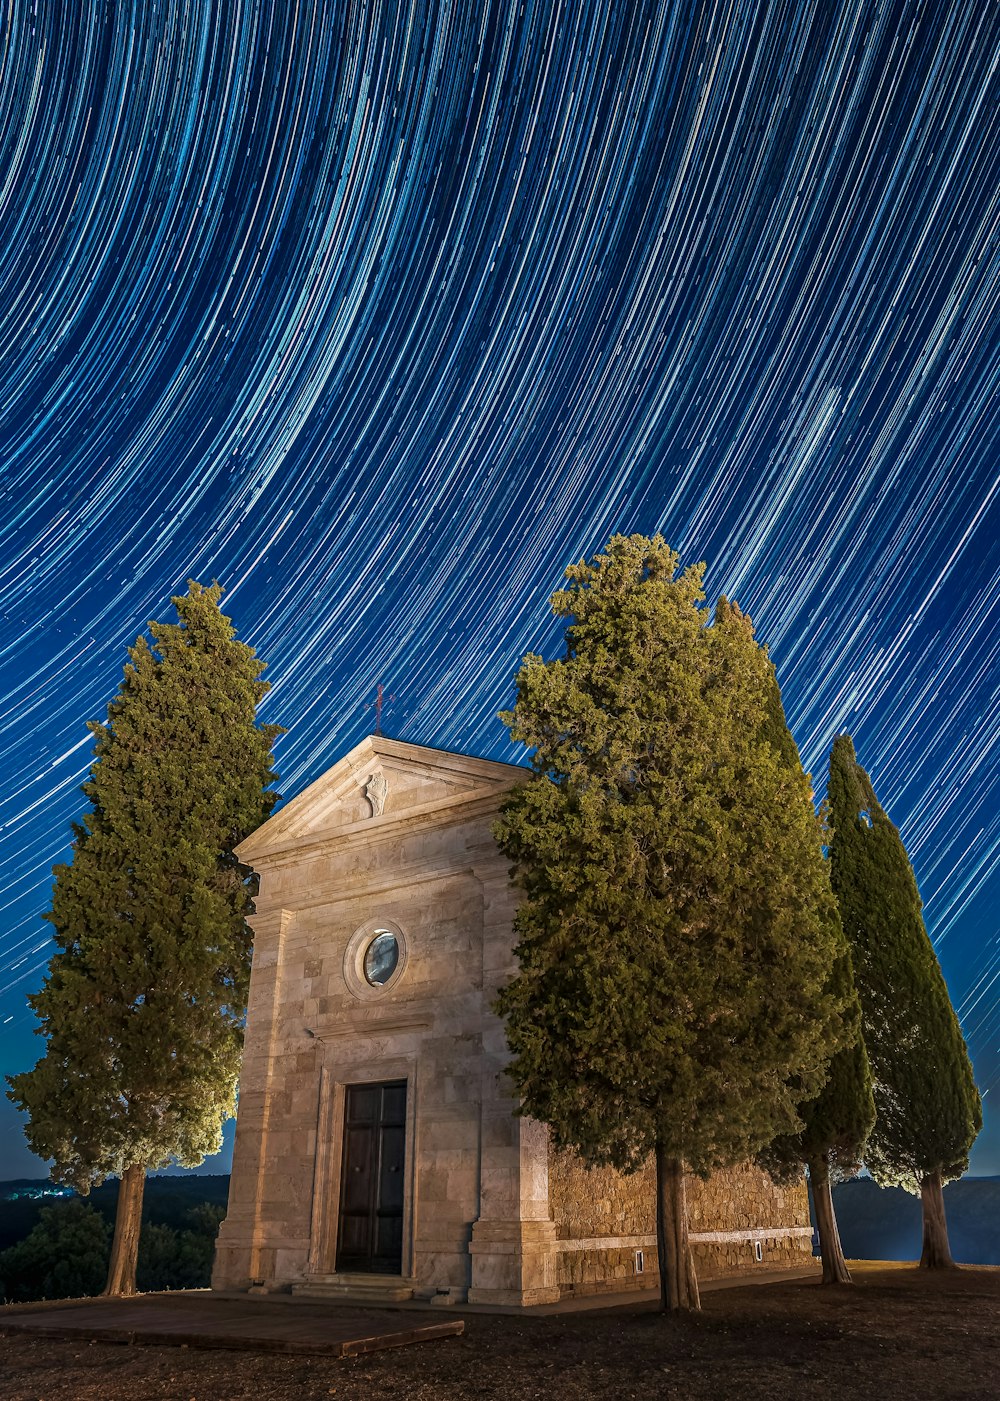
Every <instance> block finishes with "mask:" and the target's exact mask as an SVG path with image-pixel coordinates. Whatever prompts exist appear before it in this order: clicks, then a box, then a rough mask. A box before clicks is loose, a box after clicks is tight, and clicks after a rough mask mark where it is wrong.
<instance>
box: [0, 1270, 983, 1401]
mask: <svg viewBox="0 0 1000 1401" xmlns="http://www.w3.org/2000/svg"><path fill="white" fill-rule="evenodd" d="M855 1278H856V1280H857V1283H856V1285H855V1286H854V1287H852V1288H842V1289H824V1288H823V1287H822V1286H820V1285H818V1284H815V1283H813V1282H812V1281H808V1282H807V1281H795V1282H790V1283H784V1284H772V1285H768V1286H767V1287H757V1288H755V1287H754V1286H752V1285H748V1286H740V1287H738V1288H732V1289H724V1290H720V1291H718V1292H715V1293H706V1295H705V1296H704V1300H703V1303H704V1308H703V1310H702V1312H701V1313H700V1314H696V1315H692V1316H688V1317H682V1318H674V1319H667V1318H663V1317H662V1316H660V1315H658V1314H656V1313H652V1312H648V1311H635V1312H633V1311H630V1310H621V1309H618V1310H613V1311H611V1310H608V1311H603V1310H602V1311H594V1312H586V1313H576V1314H562V1315H556V1316H550V1317H548V1318H520V1317H511V1316H505V1317H496V1316H487V1315H482V1314H466V1315H462V1316H463V1317H464V1318H465V1321H466V1330H465V1334H464V1336H462V1337H460V1338H449V1339H445V1340H442V1341H437V1342H430V1343H422V1344H417V1345H415V1346H411V1347H406V1348H400V1349H397V1350H395V1351H391V1352H381V1353H377V1354H374V1355H372V1356H370V1357H360V1358H347V1359H343V1360H333V1359H329V1358H318V1357H305V1356H280V1355H274V1354H266V1353H264V1354H261V1353H252V1352H235V1353H234V1352H222V1351H215V1350H212V1351H208V1350H206V1351H202V1350H196V1349H190V1350H189V1349H181V1348H166V1347H164V1348H159V1347H127V1346H115V1345H113V1344H107V1343H89V1344H84V1343H81V1342H76V1341H74V1342H63V1341H53V1340H50V1339H42V1338H37V1339H34V1338H30V1337H28V1336H24V1335H20V1336H18V1335H12V1336H10V1337H7V1338H0V1396H3V1397H5V1398H9V1401H146V1398H150V1401H153V1398H156V1401H160V1399H161V1398H163V1399H164V1401H188V1399H189V1398H190V1401H235V1399H236V1398H254V1401H270V1398H274V1401H292V1398H294V1401H314V1399H315V1398H329V1397H331V1396H333V1397H336V1398H337V1401H388V1398H390V1397H391V1398H393V1401H398V1399H400V1398H402V1401H410V1398H413V1399H414V1401H452V1399H453V1398H466V1397H473V1398H475V1401H522V1398H523V1401H531V1399H532V1398H539V1399H540V1401H592V1398H595V1399H596V1401H605V1398H606V1399H607V1401H610V1399H611V1398H615V1401H619V1398H621V1399H622V1401H629V1398H647V1397H656V1398H665V1399H666V1398H675V1397H676V1398H678V1401H682V1399H683V1401H708V1399H709V1398H712V1401H715V1398H725V1401H730V1398H732V1401H758V1398H760V1401H764V1398H766V1401H784V1399H785V1398H788V1401H792V1398H794V1401H802V1398H803V1396H804V1395H806V1394H810V1393H811V1394H814V1395H821V1396H822V1397H823V1399H824V1401H839V1398H855V1397H857V1398H872V1401H937V1398H949V1401H959V1399H961V1401H973V1398H975V1401H1000V1269H974V1268H965V1269H962V1270H958V1271H954V1272H947V1273H944V1274H940V1275H937V1274H927V1273H925V1272H920V1271H918V1270H917V1269H916V1268H914V1267H912V1266H879V1265H864V1266H860V1267H857V1268H856V1270H855ZM459 1312H460V1311H459Z"/></svg>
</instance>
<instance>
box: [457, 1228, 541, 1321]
mask: <svg viewBox="0 0 1000 1401" xmlns="http://www.w3.org/2000/svg"><path fill="white" fill-rule="evenodd" d="M469 1254H470V1255H471V1256H472V1287H471V1289H470V1290H469V1303H470V1304H513V1305H515V1306H518V1307H521V1308H530V1307H531V1306H532V1305H533V1304H555V1303H558V1301H559V1299H560V1297H561V1295H560V1290H559V1284H558V1281H557V1278H556V1260H557V1257H556V1228H555V1223H554V1222H552V1221H477V1222H476V1224H475V1225H474V1226H473V1228H472V1240H471V1241H470V1242H469Z"/></svg>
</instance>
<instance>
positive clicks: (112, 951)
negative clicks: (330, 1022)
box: [9, 582, 281, 1294]
mask: <svg viewBox="0 0 1000 1401" xmlns="http://www.w3.org/2000/svg"><path fill="white" fill-rule="evenodd" d="M221 594H222V590H221V588H220V587H219V586H218V585H213V586H212V587H211V588H203V587H202V586H201V585H199V584H197V583H194V582H191V583H190V584H189V590H188V593H187V594H186V595H185V596H184V597H180V598H175V599H174V600H173V603H174V606H175V608H176V610H177V615H178V622H176V623H169V624H157V623H151V624H150V633H151V637H152V642H151V643H150V641H148V640H147V639H146V638H145V637H139V638H138V639H137V640H136V643H135V645H134V646H133V647H132V648H130V649H129V661H128V663H127V665H126V667H125V677H124V680H123V682H122V685H121V688H120V690H119V692H118V694H117V696H116V697H115V698H114V700H112V701H111V703H110V705H109V706H108V718H107V722H106V723H99V722H92V723H90V725H89V728H90V730H91V731H92V733H93V735H94V739H95V744H94V761H93V763H92V765H91V768H90V776H89V779H88V781H87V782H86V783H85V784H84V785H83V792H84V794H85V795H86V797H87V798H88V799H89V801H90V805H91V806H90V811H89V812H88V813H87V814H86V815H85V817H84V818H83V821H82V822H81V823H79V824H75V825H74V829H73V830H74V837H75V840H74V842H73V849H72V859H71V861H70V862H69V864H67V865H61V866H57V867H56V868H55V884H54V887H53V892H52V908H51V912H50V913H49V915H48V919H49V920H50V921H51V923H52V924H53V925H54V927H55V942H56V946H57V952H56V953H55V955H54V957H53V958H52V960H51V962H50V964H49V969H48V974H47V977H46V980H45V983H44V985H43V987H42V989H41V990H40V991H39V992H38V993H37V994H35V995H34V996H33V997H31V998H29V1003H30V1004H31V1006H32V1008H33V1009H34V1011H35V1013H36V1015H37V1016H38V1018H39V1020H40V1023H41V1024H40V1026H39V1028H38V1031H39V1033H40V1034H41V1035H43V1036H44V1037H45V1038H46V1040H47V1049H46V1052H45V1055H44V1056H43V1057H42V1059H41V1060H40V1061H39V1062H38V1064H37V1065H36V1066H35V1067H34V1069H33V1070H30V1071H27V1072H25V1073H24V1074H22V1075H14V1076H11V1077H9V1082H10V1085H11V1090H10V1092H9V1097H10V1098H11V1099H12V1100H13V1101H14V1102H15V1104H17V1105H18V1106H19V1107H21V1108H22V1109H24V1110H25V1111H26V1112H27V1114H28V1118H29V1123H28V1126H27V1137H28V1141H29V1143H30V1144H31V1147H32V1148H33V1149H34V1151H35V1152H36V1153H38V1154H39V1155H40V1156H41V1157H45V1158H52V1159H54V1167H53V1170H52V1175H53V1177H54V1178H55V1179H56V1180H57V1181H62V1182H66V1183H69V1184H71V1185H73V1186H74V1187H76V1188H77V1189H78V1190H80V1191H81V1192H84V1193H86V1192H88V1191H89V1189H90V1187H91V1186H92V1185H95V1184H97V1183H100V1182H101V1181H103V1180H104V1179H105V1178H106V1177H108V1176H118V1177H120V1179H121V1185H120V1187H119V1193H118V1210H117V1218H116V1225H115V1236H114V1242H113V1247H112V1259H111V1266H110V1272H109V1276H108V1282H107V1287H106V1290H105V1292H106V1293H110V1294H130V1293H134V1292H135V1270H136V1252H137V1248H138V1238H139V1224H140V1219H141V1211H142V1194H143V1186H144V1182H145V1175H146V1173H147V1172H148V1171H150V1170H153V1169H156V1168H160V1167H163V1166H164V1165H166V1164H167V1163H168V1162H177V1163H180V1164H182V1165H183V1166H186V1167H191V1166H195V1165H197V1164H198V1163H200V1162H201V1161H202V1160H203V1159H204V1157H205V1156H206V1155H207V1154H210V1153H213V1152H217V1151H218V1149H219V1147H220V1146H221V1133H222V1122H223V1120H224V1119H225V1118H226V1117H228V1116H231V1115H232V1114H233V1113H234V1112H235V1097H236V1083H237V1076H238V1072H239V1063H240V1052H241V1048H242V1041H243V1034H242V1019H243V1015H244V1012H245V1009H246V997H247V988H248V982H249V968H250V942H251V933H250V927H249V925H248V924H247V919H246V917H247V914H248V913H249V912H250V911H251V909H252V893H253V884H252V881H253V876H252V872H251V871H250V870H249V869H248V868H247V867H245V866H242V865H241V864H240V863H239V862H238V861H237V859H236V857H235V856H234V855H233V848H234V847H235V846H236V845H237V844H238V843H239V842H240V841H241V840H242V839H243V838H244V837H245V836H247V835H248V834H249V833H250V832H251V831H252V830H253V829H254V828H255V827H257V826H258V825H259V824H260V823H261V822H262V821H263V820H264V818H265V817H266V816H267V815H268V813H269V812H270V811H271V809H272V807H273V806H274V803H275V802H276V801H277V795H276V794H275V793H274V792H269V791H267V789H268V786H269V785H270V784H271V783H272V781H273V780H274V778H275V775H274V773H273V771H272V767H271V745H272V743H273V740H274V739H275V737H276V736H277V735H278V734H279V733H281V730H280V727H278V726H275V725H258V724H257V723H256V722H255V712H256V707H257V705H258V703H259V702H260V700H261V699H262V697H263V696H264V694H265V692H266V691H267V690H268V686H267V684H266V682H263V681H261V680H260V673H261V671H262V670H263V664H262V663H261V662H260V661H258V660H257V658H256V656H255V654H254V652H253V649H252V648H250V647H247V646H246V645H245V644H244V643H242V642H238V641H236V640H235V636H234V632H233V629H232V627H231V626H230V622H229V619H228V618H227V617H225V616H224V615H223V614H222V612H221V611H220V609H219V599H220V597H221Z"/></svg>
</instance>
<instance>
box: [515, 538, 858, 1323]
mask: <svg viewBox="0 0 1000 1401" xmlns="http://www.w3.org/2000/svg"><path fill="white" fill-rule="evenodd" d="M676 568H677V556H676V554H675V553H674V552H673V551H672V550H670V549H669V548H668V547H667V545H666V544H665V542H664V541H663V540H662V539H661V538H660V537H659V536H657V537H656V538H654V539H652V540H649V539H645V538H644V537H642V536H632V537H628V538H625V537H622V536H615V537H614V538H613V539H612V540H611V542H610V543H609V545H608V546H607V550H606V553H604V554H602V555H598V556H597V557H596V559H594V560H592V561H591V562H590V563H583V562H581V563H580V564H578V565H574V566H572V567H571V568H570V569H568V570H567V571H566V577H567V580H568V587H567V588H566V589H564V590H561V591H559V592H558V593H556V594H555V596H554V597H553V599H552V606H553V610H554V611H555V613H556V614H557V615H558V616H560V617H563V618H567V619H570V620H571V621H570V623H569V626H568V628H567V633H566V642H567V649H566V654H565V656H564V657H563V658H562V659H561V660H559V661H554V662H548V663H546V662H544V661H543V660H542V659H541V658H540V657H536V656H528V657H526V658H525V660H524V663H523V665H522V667H521V671H520V673H519V675H518V694H517V702H516V705H515V707H514V710H513V711H512V712H511V713H509V714H506V715H504V716H503V717H502V718H503V719H504V721H505V722H506V723H507V724H508V726H509V727H510V730H511V734H512V736H513V738H514V739H516V740H520V741H522V742H523V743H525V744H527V745H528V746H530V748H531V749H532V750H533V755H532V764H533V768H534V778H533V780H532V781H531V782H529V783H528V784H526V785H524V786H523V787H520V788H518V789H516V790H514V792H513V793H512V794H511V795H510V796H509V798H508V799H507V801H506V803H505V807H504V811H503V814H502V817H501V819H500V821H499V823H498V825H497V828H496V833H497V839H498V841H499V843H500V846H501V849H502V850H503V851H504V852H505V853H506V854H507V855H508V856H510V857H511V858H512V860H513V862H514V877H515V879H516V881H517V882H518V884H519V885H520V887H521V889H522V891H523V897H524V898H523V900H522V903H521V905H520V907H519V909H518V912H517V916H516V930H517V934H518V938H519V943H518V945H517V950H516V952H517V957H518V960H519V965H520V971H519V973H518V975H517V976H516V977H515V978H514V979H513V980H512V982H510V983H509V984H508V985H507V986H506V988H504V989H503V990H502V991H501V994H500V996H499V999H498V1003H497V1007H498V1010H499V1012H500V1014H501V1015H502V1016H504V1017H505V1019H506V1024H507V1037H508V1042H509V1045H510V1048H511V1051H512V1053H513V1059H512V1062H511V1064H510V1067H509V1071H510V1075H511V1077H512V1079H513V1082H514V1084H515V1085H516V1087H517V1089H518V1092H519V1094H520V1096H521V1100H522V1108H523V1111H524V1112H525V1113H528V1114H531V1115H532V1116H534V1117H535V1118H537V1119H540V1120H542V1121H544V1122H545V1123H547V1124H548V1125H549V1126H550V1128H551V1131H552V1135H553V1139H554V1141H555V1143H556V1144H557V1145H558V1146H559V1147H570V1148H573V1149H575V1150H576V1151H577V1152H578V1153H579V1154H580V1155H581V1157H582V1158H583V1159H584V1161H586V1162H588V1163H592V1164H599V1163H610V1164H612V1165H614V1166H615V1167H617V1168H619V1169H621V1170H624V1171H629V1170H633V1169H635V1168H637V1167H638V1166H639V1165H640V1164H641V1163H643V1162H644V1161H646V1160H647V1159H648V1158H649V1156H650V1155H653V1156H654V1157H655V1162H656V1169H657V1242H658V1254H659V1264H660V1279H661V1292H662V1300H663V1307H664V1309H675V1308H697V1307H698V1289H697V1282H696V1279H695V1276H694V1271H693V1268H692V1264H691V1257H690V1251H689V1249H688V1237H687V1212H686V1204H685V1196H684V1173H685V1168H686V1169H688V1170H690V1171H693V1172H696V1173H699V1174H707V1173H708V1172H710V1171H712V1170H713V1169H714V1168H717V1167H720V1166H723V1165H726V1164H731V1163H734V1162H738V1161H742V1160H745V1159H746V1158H747V1157H749V1156H751V1155H752V1154H753V1153H755V1152H756V1151H757V1150H758V1149H759V1148H760V1147H761V1146H762V1145H763V1144H764V1143H766V1142H769V1141H771V1140H772V1139H773V1138H775V1137H777V1136H778V1135H780V1134H781V1133H783V1132H784V1133H788V1132H792V1131H794V1130H795V1129H796V1128H797V1127H798V1125H799V1120H798V1117H797V1114H796V1110H795V1092H793V1088H792V1080H793V1077H798V1078H797V1080H796V1092H797V1093H800V1094H801V1093H809V1092H812V1093H816V1092H818V1090H819V1088H820V1086H821V1085H822V1083H823V1080H824V1077H825V1072H826V1065H827V1062H828V1060H829V1057H830V1054H831V1051H832V1050H833V1049H834V1048H835V1046H836V1042H837V1034H838V1033H837V1029H836V1022H837V1016H838V1013H839V1010H840V1007H839V1003H838V1001H837V999H836V998H835V997H833V996H831V995H830V994H829V993H828V992H827V991H825V986H826V984H827V982H828V979H829V976H830V969H831V965H832V962H833V958H834V956H835V953H836V947H835V944H834V940H833V937H832V930H833V927H834V921H833V919H832V918H831V911H832V908H833V897H832V894H831V892H830V886H829V880H828V878H827V875H826V872H825V870H824V865H823V857H822V851H821V842H820V831H819V826H818V823H817V819H816V814H815V812H814V810H813V805H812V800H811V795H810V792H809V785H808V782H807V781H806V779H805V777H804V775H803V774H802V772H801V769H800V770H799V771H798V773H797V774H796V773H793V772H791V770H790V768H789V766H788V765H787V764H784V763H782V762H781V761H780V760H779V758H778V756H777V754H776V753H775V750H774V748H773V747H772V746H771V745H770V744H769V743H768V742H767V741H766V739H764V738H763V736H762V734H761V716H762V711H763V707H764V705H765V701H766V695H767V687H768V686H769V685H770V684H771V681H772V678H773V672H772V669H771V666H770V663H769V661H768V659H767V655H766V653H765V652H764V651H763V649H762V648H761V647H760V646H758V644H757V642H756V641H755V639H754V636H753V631H752V628H751V627H750V624H749V620H747V619H745V618H742V617H740V616H738V615H734V616H733V617H732V618H731V619H730V620H729V623H728V625H727V626H724V627H718V628H716V627H709V626H708V625H707V624H708V618H707V614H706V610H705V609H704V607H703V606H702V604H703V599H704V595H703V592H702V584H701V580H702V569H701V567H698V568H693V569H687V570H685V571H684V572H683V573H682V574H681V575H680V576H679V577H677V578H675V577H674V575H675V571H676Z"/></svg>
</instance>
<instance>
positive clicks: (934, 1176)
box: [920, 1169, 956, 1270]
mask: <svg viewBox="0 0 1000 1401" xmlns="http://www.w3.org/2000/svg"><path fill="white" fill-rule="evenodd" d="M920 1205H921V1207H922V1208H923V1214H924V1243H923V1249H922V1251H921V1252H920V1267H921V1269H924V1270H953V1269H955V1268H956V1266H955V1262H954V1260H953V1259H952V1258H951V1246H950V1245H949V1244H948V1222H947V1221H946V1220H945V1214H944V1193H943V1192H942V1188H941V1172H940V1169H939V1170H938V1171H937V1172H931V1173H928V1175H927V1176H926V1177H925V1178H924V1180H923V1181H922V1182H921V1184H920Z"/></svg>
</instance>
